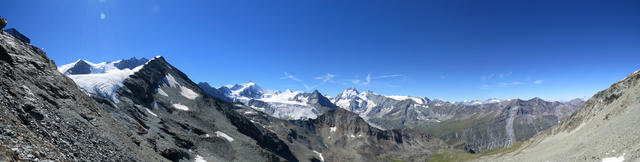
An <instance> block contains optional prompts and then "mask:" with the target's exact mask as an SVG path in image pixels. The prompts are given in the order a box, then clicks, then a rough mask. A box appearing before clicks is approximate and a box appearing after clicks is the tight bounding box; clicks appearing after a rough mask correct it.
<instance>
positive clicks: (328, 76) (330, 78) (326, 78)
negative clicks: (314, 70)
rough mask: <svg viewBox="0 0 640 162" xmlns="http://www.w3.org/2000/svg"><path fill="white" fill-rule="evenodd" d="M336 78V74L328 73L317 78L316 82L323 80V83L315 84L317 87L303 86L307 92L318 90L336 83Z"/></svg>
mask: <svg viewBox="0 0 640 162" xmlns="http://www.w3.org/2000/svg"><path fill="white" fill-rule="evenodd" d="M335 77H336V75H335V74H331V73H327V74H326V75H323V76H318V77H315V79H316V80H321V81H322V82H320V83H318V84H315V85H308V84H302V85H303V86H304V88H305V89H307V90H313V89H316V88H318V87H320V86H322V85H324V84H326V83H327V82H330V83H333V82H334V81H333V78H335Z"/></svg>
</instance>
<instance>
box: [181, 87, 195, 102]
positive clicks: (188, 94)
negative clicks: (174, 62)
mask: <svg viewBox="0 0 640 162" xmlns="http://www.w3.org/2000/svg"><path fill="white" fill-rule="evenodd" d="M180 94H181V95H182V96H184V97H185V98H188V99H190V100H195V99H196V98H198V96H199V95H198V94H197V93H196V92H194V91H193V90H191V89H189V88H187V87H184V86H180Z"/></svg>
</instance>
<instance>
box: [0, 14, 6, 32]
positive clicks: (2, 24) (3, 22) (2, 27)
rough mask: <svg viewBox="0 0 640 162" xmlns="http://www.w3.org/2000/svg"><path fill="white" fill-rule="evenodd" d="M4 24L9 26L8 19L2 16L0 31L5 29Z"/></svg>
mask: <svg viewBox="0 0 640 162" xmlns="http://www.w3.org/2000/svg"><path fill="white" fill-rule="evenodd" d="M4 26H7V19H5V18H2V17H0V31H2V30H3V29H4Z"/></svg>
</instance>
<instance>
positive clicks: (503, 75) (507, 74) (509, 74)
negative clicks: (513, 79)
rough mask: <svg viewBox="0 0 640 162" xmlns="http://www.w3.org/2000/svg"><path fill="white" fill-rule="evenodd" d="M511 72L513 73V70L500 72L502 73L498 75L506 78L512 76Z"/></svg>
mask: <svg viewBox="0 0 640 162" xmlns="http://www.w3.org/2000/svg"><path fill="white" fill-rule="evenodd" d="M511 74H513V72H508V73H502V74H500V75H498V76H499V77H500V78H506V77H509V76H511Z"/></svg>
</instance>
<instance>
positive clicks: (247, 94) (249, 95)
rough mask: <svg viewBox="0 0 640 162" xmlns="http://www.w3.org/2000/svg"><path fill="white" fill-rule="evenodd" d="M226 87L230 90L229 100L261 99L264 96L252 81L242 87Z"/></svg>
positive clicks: (261, 90) (262, 91)
mask: <svg viewBox="0 0 640 162" xmlns="http://www.w3.org/2000/svg"><path fill="white" fill-rule="evenodd" d="M226 87H228V88H229V89H230V90H231V94H229V95H230V96H229V97H231V98H236V99H244V100H248V99H258V98H262V95H264V90H263V89H262V88H261V87H260V86H258V85H257V84H256V83H254V82H252V81H249V82H248V83H245V84H242V85H238V84H235V85H233V86H226Z"/></svg>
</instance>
